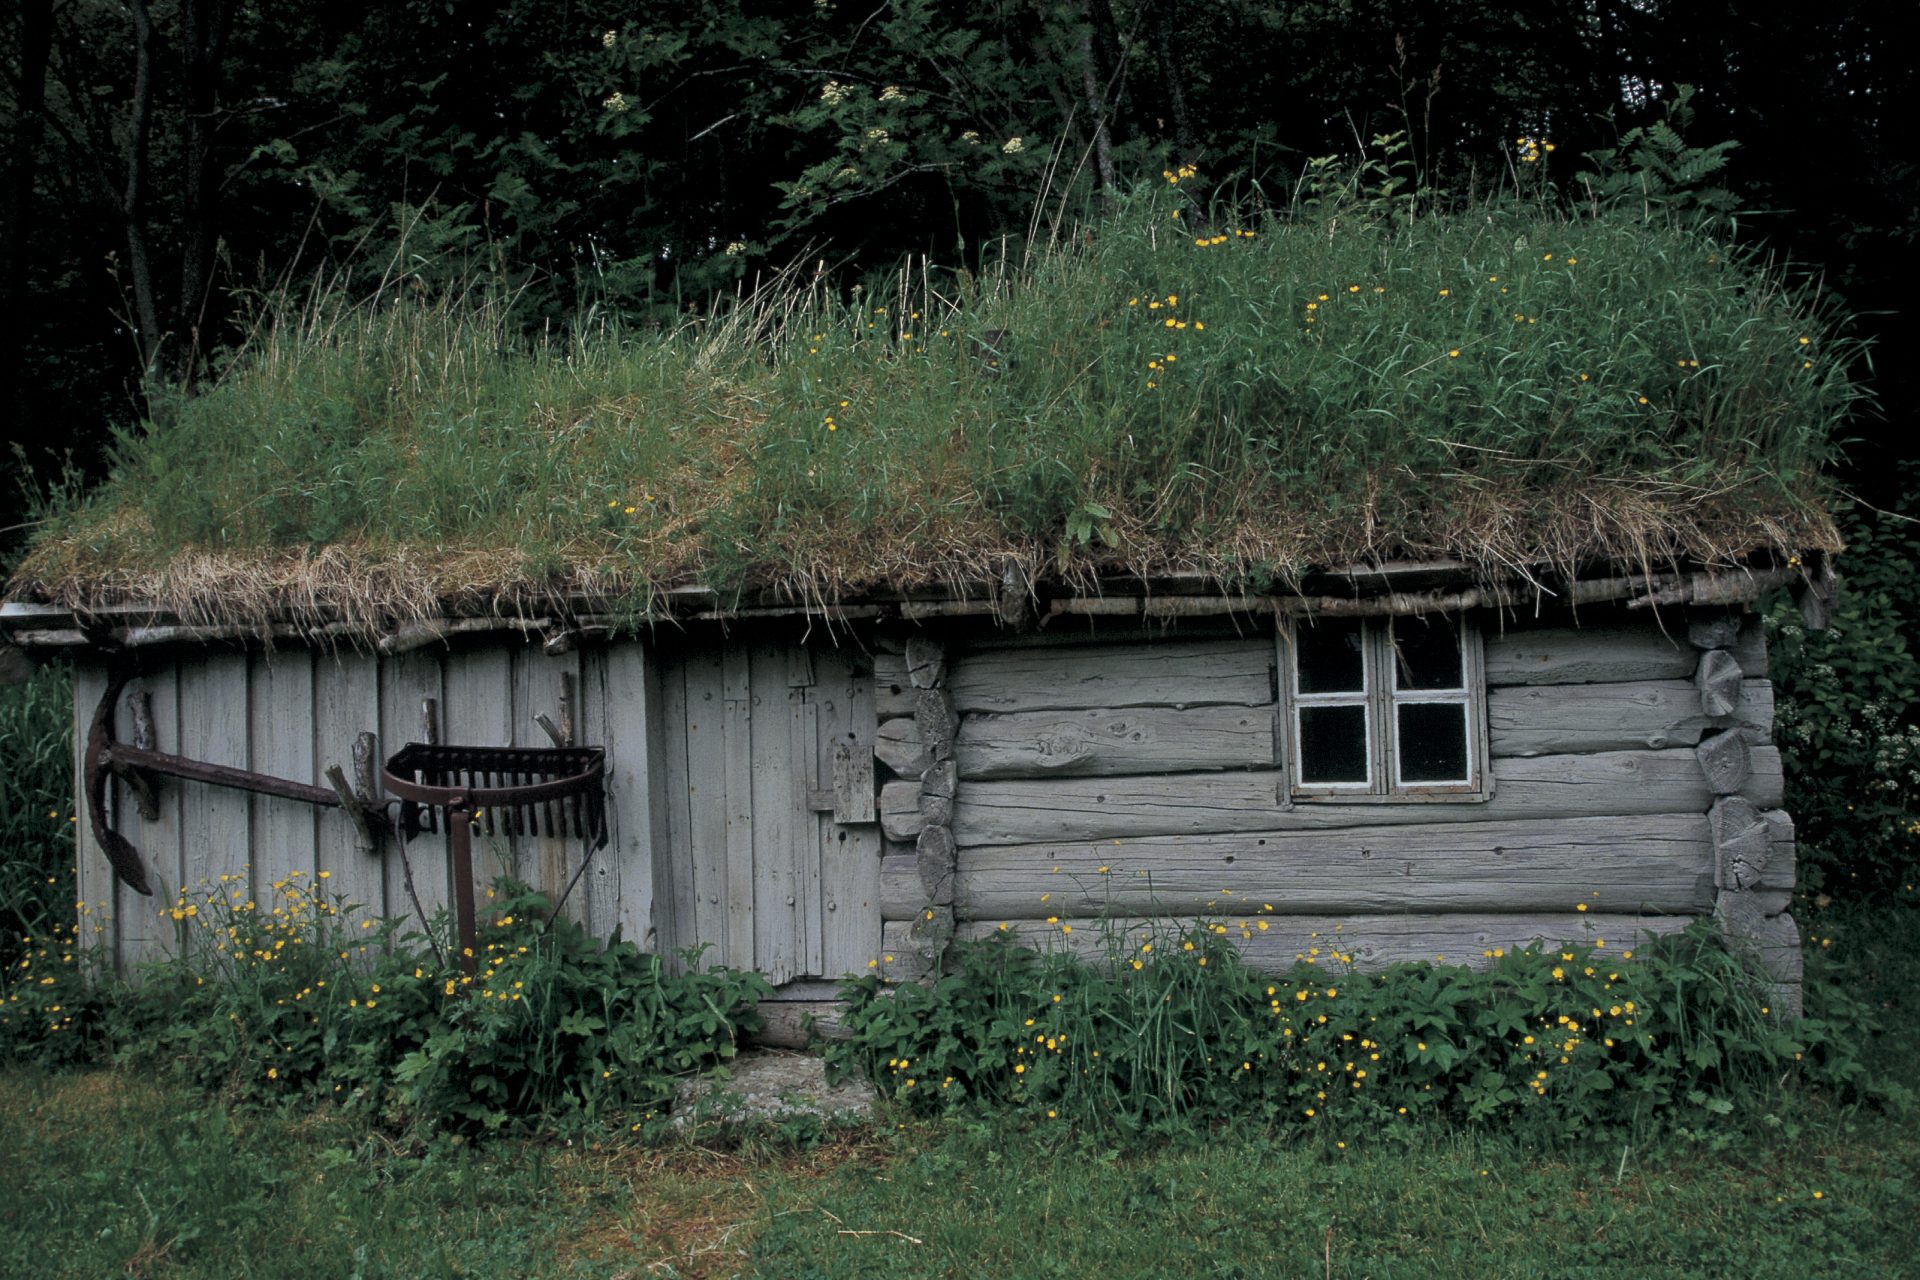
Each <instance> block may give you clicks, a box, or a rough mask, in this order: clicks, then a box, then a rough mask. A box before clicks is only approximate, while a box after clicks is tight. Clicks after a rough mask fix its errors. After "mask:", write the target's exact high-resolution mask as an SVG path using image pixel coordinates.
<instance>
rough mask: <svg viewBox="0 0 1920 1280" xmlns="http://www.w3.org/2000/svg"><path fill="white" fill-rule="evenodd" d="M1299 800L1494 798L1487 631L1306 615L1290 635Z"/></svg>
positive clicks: (1294, 785) (1290, 757)
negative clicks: (1484, 661)
mask: <svg viewBox="0 0 1920 1280" xmlns="http://www.w3.org/2000/svg"><path fill="white" fill-rule="evenodd" d="M1280 670H1281V672H1282V676H1283V681H1284V683H1285V685H1286V717H1287V733H1286V738H1287V744H1288V750H1287V769H1288V782H1289V786H1290V789H1291V791H1292V794H1293V796H1294V798H1295V799H1301V800H1316V801H1318V800H1366V801H1375V800H1390V799H1416V800H1435V799H1462V800H1480V799H1485V798H1486V797H1487V795H1488V794H1490V792H1491V790H1492V782H1491V775H1490V774H1489V773H1488V772H1487V768H1486V759H1487V713H1486V697H1485V681H1484V679H1483V677H1482V669H1481V657H1480V633H1479V631H1478V629H1477V628H1475V627H1473V626H1471V625H1470V624H1468V622H1467V621H1466V619H1464V618H1462V617H1460V616H1458V615H1452V614H1432V615H1428V616H1424V617H1415V616H1408V617H1397V618H1381V619H1374V618H1320V619H1315V620H1308V619H1301V620H1299V621H1297V622H1295V623H1293V624H1292V626H1291V627H1289V628H1286V629H1283V630H1282V632H1281V633H1280Z"/></svg>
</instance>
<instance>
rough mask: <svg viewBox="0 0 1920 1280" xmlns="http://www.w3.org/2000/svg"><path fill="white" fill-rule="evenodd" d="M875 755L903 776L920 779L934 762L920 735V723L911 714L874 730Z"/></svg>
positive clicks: (883, 723) (889, 721) (882, 723)
mask: <svg viewBox="0 0 1920 1280" xmlns="http://www.w3.org/2000/svg"><path fill="white" fill-rule="evenodd" d="M873 754H874V755H875V756H877V757H878V758H879V760H880V763H881V764H884V765H886V766H887V768H889V769H891V770H893V771H894V772H895V773H897V774H899V775H900V776H901V777H903V778H917V777H919V776H920V775H921V774H923V773H925V772H926V771H927V766H928V765H930V764H932V763H933V757H932V756H931V755H930V754H929V753H928V752H927V746H926V742H925V741H924V740H923V739H922V738H921V736H920V725H919V723H918V722H917V721H916V720H914V719H913V718H912V717H910V716H900V717H898V718H896V719H893V720H886V721H882V722H881V724H880V727H879V728H878V729H876V730H874V734H873Z"/></svg>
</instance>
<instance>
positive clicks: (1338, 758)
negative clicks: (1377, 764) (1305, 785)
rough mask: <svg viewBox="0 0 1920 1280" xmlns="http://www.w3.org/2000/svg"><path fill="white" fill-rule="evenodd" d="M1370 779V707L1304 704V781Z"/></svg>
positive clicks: (1302, 729) (1361, 780)
mask: <svg viewBox="0 0 1920 1280" xmlns="http://www.w3.org/2000/svg"><path fill="white" fill-rule="evenodd" d="M1366 780H1367V709H1366V708H1365V707H1302V708H1300V781H1302V782H1365V781H1366Z"/></svg>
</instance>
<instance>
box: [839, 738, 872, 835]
mask: <svg viewBox="0 0 1920 1280" xmlns="http://www.w3.org/2000/svg"><path fill="white" fill-rule="evenodd" d="M873 819H874V811H873V755H872V753H871V752H868V751H855V750H854V749H853V746H852V744H851V743H846V742H836V743H834V745H833V820H834V821H835V822H840V823H850V824H858V823H866V822H872V821H873Z"/></svg>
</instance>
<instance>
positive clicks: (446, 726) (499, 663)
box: [74, 640, 665, 971]
mask: <svg viewBox="0 0 1920 1280" xmlns="http://www.w3.org/2000/svg"><path fill="white" fill-rule="evenodd" d="M652 668H653V664H652V662H651V659H650V658H649V656H648V654H647V651H646V648H645V646H643V645H641V644H638V643H628V644H622V645H618V646H613V647H610V648H605V649H601V650H596V651H594V652H592V653H591V654H588V655H585V656H582V655H580V654H577V653H574V654H566V655H561V656H558V657H550V656H548V655H547V654H546V653H545V651H544V650H543V649H542V648H541V646H539V645H538V644H527V643H520V642H519V641H517V640H516V641H515V642H514V643H513V644H512V645H510V646H509V645H503V644H499V643H492V644H474V645H472V646H470V647H459V648H453V649H445V648H441V649H437V650H435V649H426V650H416V651H414V652H411V653H407V654H404V655H400V656H398V657H386V658H381V657H376V656H375V655H373V654H370V653H363V652H357V651H354V650H352V649H339V650H310V649H306V648H301V647H296V646H289V645H282V646H281V647H279V648H277V649H274V650H272V651H270V652H262V651H252V652H247V653H240V652H237V651H224V652H222V651H217V650H215V651H208V650H204V649H196V650H191V651H181V652H177V653H169V654H166V655H164V656H161V655H154V656H151V657H149V659H148V667H147V669H146V671H145V674H143V675H142V676H140V677H139V678H138V679H136V680H135V681H133V682H132V683H131V684H130V685H129V686H128V691H127V696H123V698H122V700H121V702H120V704H119V706H118V707H117V708H116V710H115V715H114V729H115V734H116V736H117V737H118V738H119V739H120V740H121V741H132V740H133V737H134V719H133V713H132V706H133V701H132V699H133V696H134V695H137V694H139V693H142V692H144V693H145V695H146V697H147V699H148V701H149V703H150V705H151V708H152V719H153V724H154V731H155V737H156V739H157V742H156V745H157V747H158V748H159V749H160V750H163V751H168V752H173V753H177V754H181V755H186V756H189V757H191V758H193V759H198V760H206V761H211V762H215V763H220V764H230V765H237V766H240V767H243V768H248V769H251V770H253V771H255V772H259V773H266V774H270V775H273V776H276V777H282V778H289V779H293V780H295V781H300V782H307V783H311V784H314V785H318V786H326V785H327V778H326V770H327V767H328V766H329V765H338V766H340V767H341V768H342V769H343V770H345V771H346V772H347V774H348V776H349V777H351V776H352V773H353V746H354V741H355V739H356V737H357V736H358V735H359V734H360V733H362V732H371V733H374V734H375V735H376V738H377V746H376V752H375V754H376V765H377V762H378V760H383V759H384V758H385V757H386V756H387V755H390V754H391V753H392V752H394V751H397V750H398V749H399V748H400V747H401V746H403V745H404V744H406V743H408V742H412V741H419V740H422V738H423V737H424V725H423V718H422V705H421V704H422V701H423V700H424V699H429V698H430V699H433V700H434V702H435V703H436V704H437V708H438V714H439V721H440V733H441V740H442V741H446V742H463V743H470V744H474V745H482V746H501V745H509V744H512V745H547V744H548V742H549V739H548V738H547V736H546V734H545V732H544V731H543V730H542V729H541V728H540V727H539V726H538V725H537V724H536V723H535V721H534V718H533V717H534V716H535V714H537V713H544V714H546V715H547V716H548V717H550V718H551V719H553V720H554V721H555V722H556V723H558V722H559V721H560V719H561V698H560V693H561V688H562V679H561V678H562V676H563V675H567V676H571V677H572V678H573V681H574V689H575V695H574V696H575V705H574V708H573V716H574V723H575V726H576V728H575V732H576V738H577V740H579V741H581V742H585V743H590V744H595V745H604V746H606V747H607V749H608V777H609V805H608V809H609V834H610V843H609V845H608V847H607V848H605V849H602V850H601V851H599V853H597V854H596V855H595V857H594V859H593V861H592V862H591V863H590V864H589V866H588V869H587V871H586V872H585V873H583V874H582V875H581V876H580V878H579V882H578V883H577V884H576V885H575V886H574V888H573V891H572V893H571V895H570V896H569V897H568V899H567V906H566V910H567V912H568V914H569V915H570V916H572V917H573V918H574V919H576V920H578V921H580V922H581V923H583V924H586V925H587V926H589V927H590V928H593V929H595V930H596V931H597V932H599V933H600V934H602V935H605V934H607V933H610V932H611V931H612V930H613V928H614V927H616V926H618V927H620V929H621V930H622V932H623V934H624V936H626V937H627V938H629V939H631V940H633V941H636V942H638V943H641V944H642V945H646V944H648V943H649V942H650V941H651V940H652V937H653V934H652V930H653V897H654V894H653V883H654V863H655V849H656V847H657V846H658V845H660V844H661V842H662V840H663V838H664V836H665V831H664V819H665V815H664V813H663V812H661V811H660V808H659V806H658V805H657V804H656V802H655V798H654V787H653V786H652V785H651V783H650V779H651V777H652V774H653V772H654V769H655V768H656V766H655V764H654V756H655V752H656V751H657V749H658V743H659V737H660V735H659V730H658V726H657V723H656V722H657V720H658V710H659V708H658V692H657V690H658V679H657V676H656V675H655V674H654V672H653V669H652ZM105 687H106V673H105V670H104V668H103V667H102V666H100V665H99V664H96V663H86V662H83V663H81V664H80V665H79V667H78V668H77V671H76V678H75V706H74V717H75V719H74V724H75V744H74V751H75V760H76V765H79V766H83V765H84V750H85V739H86V731H87V726H88V724H89V723H90V722H91V719H92V716H93V711H94V707H95V706H96V704H97V703H98V701H99V698H100V696H101V695H102V693H103V692H104V690H105ZM75 778H76V782H75V785H76V790H77V794H76V810H75V812H76V813H77V814H78V815H79V821H78V822H77V823H76V824H75V825H76V828H77V830H78V833H79V834H78V839H77V855H78V862H77V866H76V873H77V876H76V883H77V886H78V890H77V899H78V901H79V902H80V903H83V904H85V905H84V906H82V907H81V923H82V928H83V930H91V929H93V928H95V927H99V928H101V929H102V930H103V932H102V933H101V934H100V935H98V937H99V940H103V941H107V942H110V943H111V944H112V945H111V954H112V955H113V957H114V961H115V963H116V965H117V966H118V967H120V968H121V969H122V970H127V971H130V970H131V969H132V968H133V967H134V966H137V965H138V964H139V963H140V962H141V961H142V960H145V959H150V958H154V957H157V956H160V955H163V954H168V953H171V952H174V951H176V950H177V949H178V948H180V947H181V946H183V945H188V944H189V942H190V939H191V937H192V929H191V927H190V926H189V924H188V923H187V922H185V921H175V920H173V919H172V918H171V915H170V913H169V910H168V909H169V908H170V907H172V906H173V905H174V904H175V901H176V898H177V895H179V894H182V893H184V894H187V895H188V896H189V897H190V898H192V897H196V896H199V895H204V894H206V893H209V892H215V891H219V892H243V894H244V896H246V897H250V898H252V899H254V900H255V901H257V902H259V903H261V904H262V906H263V907H270V905H271V900H272V899H273V897H274V894H275V893H276V889H275V885H276V884H278V883H305V884H309V885H318V886H320V888H321V890H322V892H324V893H325V894H326V895H327V896H328V897H329V898H337V899H339V900H340V901H342V902H345V903H347V904H350V905H351V906H352V907H353V908H354V910H355V912H356V913H357V916H356V918H357V919H373V918H377V917H386V916H406V917H412V916H414V915H415V914H416V912H415V907H414V896H415V895H414V894H409V892H408V890H407V887H406V875H405V866H406V864H407V863H410V864H411V868H412V873H413V881H414V890H415V893H416V894H417V896H418V899H419V904H420V907H421V908H422V909H424V910H425V911H426V912H427V914H428V915H432V914H433V913H435V912H437V911H439V910H441V909H442V908H443V907H445V906H446V905H447V904H448V902H449V900H450V895H449V884H450V882H449V878H448V863H449V860H448V856H447V850H446V841H445V838H444V837H443V836H440V835H425V836H422V837H421V838H419V839H417V840H415V841H413V842H412V843H411V844H410V845H409V846H408V847H407V849H406V859H405V861H404V862H403V859H402V857H401V853H400V850H399V848H398V847H397V844H396V843H395V842H394V841H391V840H388V841H384V842H383V843H382V847H381V849H380V850H379V851H378V852H377V853H375V854H373V855H371V856H370V855H368V854H366V853H365V852H363V851H362V850H360V849H359V848H358V847H357V845H356V837H355V832H354V829H353V827H352V825H351V824H350V823H349V822H348V821H347V819H346V817H345V816H344V815H343V814H341V813H340V812H339V811H338V810H337V809H319V808H316V807H314V806H311V805H307V804H304V803H301V802H298V801H291V800H280V799H275V798H272V797H267V796H258V795H251V794H249V793H246V792H242V791H236V790H232V789H228V788H221V787H211V786H205V785H202V784H200V783H195V782H188V781H183V780H180V779H176V778H164V779H161V780H160V783H159V787H158V800H159V806H158V807H159V813H158V816H157V817H156V818H153V819H148V818H145V817H143V816H142V815H141V813H140V809H139V806H138V805H137V804H136V803H135V800H134V797H133V796H132V795H131V793H129V792H128V791H126V790H125V789H124V788H123V787H121V786H120V785H119V784H118V783H111V782H110V783H109V786H108V788H107V790H108V808H109V813H110V815H111V817H110V820H111V822H112V824H113V827H114V829H115V830H117V831H119V832H121V833H122V834H123V835H125V836H126V837H127V838H128V839H129V840H131V841H132V842H133V844H134V847H135V848H136V849H138V850H139V852H140V855H141V857H142V858H143V859H144V860H145V862H146V864H147V867H148V869H149V876H150V879H151V881H152V883H153V885H154V889H155V892H154V895H153V897H151V898H143V897H141V896H140V895H138V894H135V893H134V892H132V891H131V890H129V889H127V888H126V887H125V886H124V885H121V884H119V883H117V882H116V881H114V880H113V878H112V876H111V873H110V872H109V870H108V867H107V863H106V859H105V857H104V855H103V854H102V853H101V852H100V850H99V848H98V846H97V844H96V843H95V842H94V840H93V838H92V835H91V833H90V831H89V830H88V828H87V821H86V813H87V811H86V809H85V796H84V785H83V781H82V779H83V778H84V768H77V769H76V774H75ZM583 851H584V843H583V842H582V841H581V840H579V839H577V838H565V839H561V838H554V837H549V836H545V835H541V834H534V833H531V832H530V833H528V834H525V835H514V834H510V833H509V832H507V831H506V829H505V827H504V825H499V826H497V827H496V829H495V831H494V833H493V834H491V835H487V834H477V835H476V839H475V878H476V880H477V881H478V882H479V884H478V888H479V890H480V893H481V901H484V900H485V898H484V892H485V888H486V885H487V882H488V881H490V880H491V878H492V877H493V876H495V875H498V874H503V873H506V874H512V875H515V876H517V877H518V878H520V879H523V880H526V881H527V882H528V883H531V884H533V885H534V886H535V887H536V888H539V889H541V890H543V891H544V892H547V893H549V894H553V895H557V894H559V893H560V892H561V891H563V890H565V889H566V887H567V884H568V882H569V881H570V880H571V879H573V876H574V873H575V871H576V870H577V869H579V867H580V860H581V856H582V853H583ZM223 875H224V876H227V877H229V879H228V880H227V881H225V882H222V881H221V879H220V877H222V876H223ZM103 922H110V923H103Z"/></svg>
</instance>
